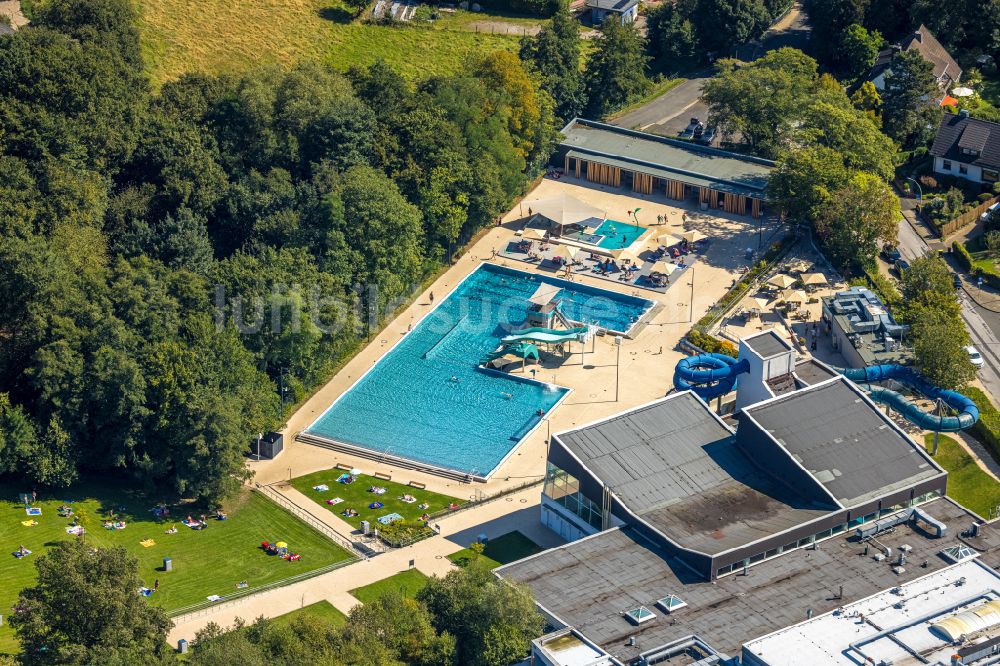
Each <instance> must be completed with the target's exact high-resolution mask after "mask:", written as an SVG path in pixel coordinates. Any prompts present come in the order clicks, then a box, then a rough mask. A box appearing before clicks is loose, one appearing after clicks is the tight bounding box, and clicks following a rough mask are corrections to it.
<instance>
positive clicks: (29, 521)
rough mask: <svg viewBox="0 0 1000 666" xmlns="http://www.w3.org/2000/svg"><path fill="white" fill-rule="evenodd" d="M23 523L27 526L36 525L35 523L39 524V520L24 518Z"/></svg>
mask: <svg viewBox="0 0 1000 666" xmlns="http://www.w3.org/2000/svg"><path fill="white" fill-rule="evenodd" d="M21 524H22V525H24V526H25V527H34V526H35V525H37V524H38V521H37V520H22V521H21Z"/></svg>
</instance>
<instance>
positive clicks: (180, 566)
mask: <svg viewBox="0 0 1000 666" xmlns="http://www.w3.org/2000/svg"><path fill="white" fill-rule="evenodd" d="M23 490H25V489H24V488H17V487H10V486H4V487H3V488H2V493H0V497H2V498H3V501H0V544H2V552H0V613H2V614H4V615H6V614H7V612H8V611H9V609H10V607H11V605H12V604H13V603H14V601H15V600H16V599H17V594H18V592H19V591H20V590H21V588H23V587H26V586H28V585H30V584H31V583H32V581H33V580H34V577H35V567H34V560H35V559H36V558H37V557H38V556H39V555H41V554H42V553H44V552H45V550H46V548H47V547H48V546H50V545H52V544H53V543H54V542H56V541H61V540H64V539H69V538H73V537H71V536H69V535H68V534H67V533H66V527H67V526H68V525H69V524H70V520H69V519H67V518H60V517H59V516H58V515H57V513H58V507H59V506H60V505H61V504H63V503H64V502H72V506H73V507H74V509H75V511H76V513H77V514H78V515H80V516H81V518H82V524H83V525H85V527H86V529H87V533H86V536H85V538H86V539H87V541H88V542H90V543H93V544H95V545H98V546H114V545H119V546H124V547H125V548H126V549H128V550H129V551H130V552H131V553H132V554H133V555H135V556H136V557H138V558H139V572H140V575H141V576H142V577H143V580H144V582H145V584H146V585H147V586H149V587H152V586H153V583H154V581H156V580H159V581H160V588H159V590H158V591H157V592H156V593H155V594H153V595H152V596H151V597H150V598H149V601H150V603H153V604H157V605H160V606H163V607H164V608H166V609H167V610H172V609H176V608H180V607H182V606H187V605H189V604H194V603H197V602H201V601H204V600H205V598H206V597H207V596H209V595H213V594H218V595H221V596H225V595H227V594H231V593H233V592H235V591H236V584H237V583H238V582H240V581H244V580H245V581H247V583H249V585H250V588H249V589H252V588H254V587H259V586H261V585H264V584H268V583H273V582H276V581H279V580H282V579H284V578H288V577H290V576H294V575H297V574H301V573H305V572H308V571H311V570H314V569H318V568H320V567H324V566H327V565H329V564H333V563H335V562H339V561H343V560H346V559H348V558H350V557H351V554H350V553H348V552H347V551H345V550H343V549H341V548H339V547H337V546H336V545H334V544H333V543H332V542H331V541H330V540H329V539H327V538H326V537H324V536H323V535H321V534H320V533H319V532H316V531H315V530H314V529H312V528H311V527H309V526H308V525H306V524H305V523H303V522H301V521H300V520H298V519H297V518H294V517H293V516H291V515H290V514H288V513H287V512H286V511H284V510H283V509H281V508H280V507H278V506H277V505H275V504H274V503H272V502H270V501H269V500H267V499H266V498H264V497H263V496H261V495H260V494H259V493H254V492H251V491H249V490H244V491H243V492H242V493H241V494H240V495H239V496H238V497H237V498H235V499H234V500H233V501H232V502H230V503H229V504H228V506H227V507H226V508H227V510H228V514H229V518H228V520H224V521H217V520H208V528H207V529H205V530H197V531H196V530H192V529H189V528H187V527H185V526H184V525H182V524H181V523H180V520H182V519H183V518H184V517H185V515H187V513H193V514H194V513H200V512H195V511H194V510H191V509H175V510H174V512H173V513H174V515H173V516H171V518H175V519H176V520H170V521H168V522H159V521H157V520H156V519H154V517H153V514H152V513H151V512H150V508H151V507H152V506H153V504H154V503H153V502H151V501H149V500H145V499H141V498H138V497H136V496H132V495H130V494H128V493H126V492H123V491H120V490H116V489H114V488H110V489H109V485H108V484H103V485H101V486H98V485H96V484H90V485H86V486H80V487H75V488H72V489H70V490H67V491H65V492H59V493H57V494H55V495H51V494H48V493H44V494H42V495H41V496H40V497H39V501H38V502H37V503H36V504H35V506H38V507H41V509H42V515H41V516H37V517H34V519H35V520H37V521H38V525H35V526H32V527H26V526H24V525H22V524H21V521H24V520H28V519H29V516H27V515H26V514H25V511H24V507H23V506H22V505H21V504H20V503H18V502H17V501H15V500H16V499H17V496H18V493H19V492H20V491H23ZM109 507H115V508H116V511H117V515H119V516H121V517H122V518H124V520H125V522H126V528H125V529H124V530H106V529H104V528H103V527H102V523H103V517H104V515H105V511H106V510H107V509H108V508H109ZM121 507H124V508H121ZM173 525H177V528H178V532H177V533H176V534H165V530H166V529H168V528H169V527H171V526H173ZM144 539H153V540H154V541H155V542H156V544H155V545H153V546H151V547H149V548H144V547H143V546H141V545H140V543H139V542H140V541H142V540H144ZM265 540H266V541H279V540H282V541H286V542H288V545H289V547H290V549H291V550H292V551H293V552H295V553H299V554H301V555H302V559H301V560H299V561H298V562H287V561H285V560H281V559H279V558H277V557H271V556H268V555H266V554H265V553H264V552H263V551H262V550H261V549H260V547H259V546H260V542H261V541H265ZM19 545H23V546H24V547H25V548H27V549H28V550H31V551H32V553H33V554H32V555H29V556H28V557H26V558H24V559H20V560H19V559H17V558H15V557H14V556H13V555H12V553H13V551H15V550H16V549H17V547H18V546H19ZM164 557H171V558H172V559H173V571H171V572H169V573H167V572H165V571H162V570H160V569H161V567H162V565H163V558H164ZM15 650H16V644H15V642H14V640H13V635H12V632H11V631H10V629H9V628H8V627H7V626H6V625H5V626H3V627H0V652H5V651H6V652H13V651H15Z"/></svg>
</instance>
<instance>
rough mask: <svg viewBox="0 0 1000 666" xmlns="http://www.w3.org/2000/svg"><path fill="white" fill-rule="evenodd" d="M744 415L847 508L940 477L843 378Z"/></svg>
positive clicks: (766, 404)
mask: <svg viewBox="0 0 1000 666" xmlns="http://www.w3.org/2000/svg"><path fill="white" fill-rule="evenodd" d="M745 413H746V414H748V415H749V416H750V417H751V418H752V419H754V420H755V421H756V422H757V423H759V424H760V426H761V427H762V428H764V429H765V430H766V431H768V432H769V433H770V434H771V436H772V437H774V438H775V439H776V440H777V441H778V443H779V444H781V445H782V446H783V447H784V449H785V450H786V451H788V452H789V453H790V454H791V455H792V457H794V458H795V459H796V460H797V461H798V462H799V463H800V464H801V465H802V467H804V468H805V469H806V470H808V471H809V472H810V473H811V474H812V475H813V476H814V477H815V478H817V480H818V481H820V482H821V483H823V485H824V486H826V488H827V490H829V491H830V493H831V494H832V495H833V496H834V497H836V498H837V499H838V500H839V501H840V502H841V503H843V504H844V505H845V506H852V505H855V504H858V503H860V502H863V501H866V500H868V499H871V498H873V497H876V496H878V495H881V494H885V493H887V492H891V491H893V490H896V489H899V488H903V487H906V486H907V485H911V484H913V483H916V482H918V481H921V480H924V479H929V478H933V477H935V476H938V475H940V474H942V473H943V472H941V471H940V470H939V469H938V468H937V467H935V466H934V464H933V463H932V462H931V461H930V458H928V457H927V456H926V455H925V454H923V452H921V451H920V450H919V449H918V448H917V446H916V445H915V444H914V443H913V442H912V440H910V439H909V438H908V437H906V436H905V435H904V434H903V433H902V432H901V431H900V430H898V429H897V428H896V427H895V426H894V424H893V423H892V421H890V420H889V419H888V418H887V417H886V416H885V415H884V414H882V412H881V411H880V410H879V409H878V408H877V407H875V406H874V405H872V404H870V403H869V402H868V401H867V400H865V399H864V398H863V397H862V394H861V390H860V389H859V388H857V387H856V386H854V385H853V384H852V383H851V382H850V381H849V380H847V379H845V378H843V377H841V378H840V379H839V380H838V381H834V382H830V383H827V384H821V385H818V386H815V387H810V388H807V389H804V390H802V391H798V392H796V393H792V394H789V395H788V396H783V397H780V398H777V399H776V400H773V401H770V402H767V403H765V404H763V405H760V406H756V407H749V408H747V409H746V410H745Z"/></svg>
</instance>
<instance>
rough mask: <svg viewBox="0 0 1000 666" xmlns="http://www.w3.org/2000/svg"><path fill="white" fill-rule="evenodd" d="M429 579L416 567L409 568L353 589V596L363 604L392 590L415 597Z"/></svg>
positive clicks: (408, 597)
mask: <svg viewBox="0 0 1000 666" xmlns="http://www.w3.org/2000/svg"><path fill="white" fill-rule="evenodd" d="M427 581H428V578H427V576H425V575H424V574H422V573H420V572H419V571H417V570H416V569H407V570H406V571H400V572H399V573H398V574H395V575H392V576H389V577H388V578H383V579H382V580H380V581H378V582H377V583H372V584H371V585H365V586H364V587H359V588H357V589H355V590H351V596H352V597H354V598H355V599H357V600H358V601H360V602H361V603H363V604H368V603H371V602H373V601H375V600H376V599H378V598H379V597H380V596H382V595H383V594H385V593H386V592H388V591H390V590H398V591H400V592H402V593H403V596H404V597H406V598H407V599H413V598H414V597H416V596H417V592H419V591H420V590H422V589H424V586H425V585H427Z"/></svg>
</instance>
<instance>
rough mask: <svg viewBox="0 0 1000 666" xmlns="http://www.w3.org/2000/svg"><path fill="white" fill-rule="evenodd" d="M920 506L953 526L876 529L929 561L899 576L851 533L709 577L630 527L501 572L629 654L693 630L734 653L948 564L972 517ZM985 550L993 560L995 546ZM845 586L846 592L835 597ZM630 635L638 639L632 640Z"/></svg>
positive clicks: (939, 504) (935, 505) (941, 504)
mask: <svg viewBox="0 0 1000 666" xmlns="http://www.w3.org/2000/svg"><path fill="white" fill-rule="evenodd" d="M921 508H922V509H923V510H925V511H927V512H928V513H929V514H930V515H932V516H934V517H935V518H937V519H939V520H941V521H942V522H944V523H946V524H948V525H949V526H954V529H950V530H949V531H948V535H947V536H946V537H945V538H943V539H935V538H930V537H929V536H928V535H927V534H926V533H924V532H921V531H917V530H912V529H910V528H908V527H906V526H902V527H900V528H897V530H896V531H895V532H893V533H891V534H888V535H885V536H884V537H880V541H883V542H885V545H887V546H889V547H891V548H892V549H893V551H898V549H899V546H900V545H902V544H904V543H905V544H908V545H909V546H911V548H912V550H911V551H910V554H909V556H908V559H909V560H910V561H911V562H924V561H926V562H927V566H926V568H924V567H922V566H906V567H905V571H904V572H903V573H901V574H896V573H894V572H893V569H892V563H890V562H881V563H880V562H875V561H874V560H873V559H872V558H870V557H859V556H858V555H859V554H860V553H861V551H862V550H863V547H862V546H860V545H858V544H857V543H855V542H853V541H852V539H853V534H852V533H846V534H844V535H843V536H841V537H837V538H834V539H830V540H827V541H824V542H822V543H820V544H819V545H818V547H817V548H816V549H815V550H811V549H801V550H796V551H792V552H790V553H786V554H784V555H781V556H780V557H777V558H774V559H772V560H768V561H765V562H762V563H760V564H758V565H756V566H754V567H751V568H750V570H749V575H747V576H743V575H738V574H737V575H731V576H726V577H723V578H720V579H718V580H717V581H714V582H705V581H702V580H699V579H697V578H696V577H695V576H694V574H692V573H691V572H690V571H689V570H688V569H687V568H686V567H685V566H684V565H682V564H680V563H678V562H677V560H674V559H672V558H670V557H669V556H668V555H666V554H665V553H663V552H662V551H658V550H657V549H656V548H655V547H653V546H652V545H651V544H650V543H649V542H647V541H645V540H644V539H642V537H641V536H639V535H637V534H635V533H634V532H632V531H631V530H628V529H625V530H617V529H614V530H609V531H607V532H604V533H601V534H598V535H596V536H593V537H589V538H587V539H583V540H580V541H575V542H572V543H569V544H566V545H565V546H561V547H559V548H554V549H552V550H548V551H545V552H543V553H541V554H539V555H535V556H532V557H530V558H526V559H524V560H520V561H518V562H514V563H512V564H508V565H506V566H504V567H501V568H500V569H498V570H497V573H498V574H499V575H501V576H502V577H504V578H506V579H508V580H514V581H519V582H522V583H525V584H527V585H528V586H529V587H530V588H531V589H532V592H533V593H534V596H535V600H536V601H537V602H538V603H539V604H540V605H541V606H542V607H544V608H545V609H546V610H548V611H549V612H551V613H552V614H554V615H555V616H556V617H557V618H559V619H560V620H561V621H563V622H565V623H567V624H569V625H571V626H573V627H575V628H576V629H577V630H578V631H580V632H581V633H582V634H584V635H585V636H586V637H587V638H588V639H590V640H591V641H593V642H595V643H596V644H598V645H599V646H601V647H602V648H604V649H605V650H606V651H608V652H609V653H611V654H612V655H613V656H615V657H616V658H618V659H621V660H623V661H626V662H628V661H629V660H631V659H634V658H635V657H637V656H638V655H639V653H640V652H643V651H645V650H650V649H653V648H656V647H659V646H661V645H663V644H665V643H668V642H669V641H672V640H676V639H678V638H682V637H684V636H688V635H690V634H698V635H699V636H701V637H702V638H703V639H705V640H706V641H707V642H708V643H709V644H711V645H712V646H713V647H715V648H716V649H718V650H720V651H722V652H726V653H728V654H738V653H739V651H740V646H741V645H742V644H743V643H744V642H746V641H749V640H752V639H754V638H757V637H759V636H763V635H765V634H768V633H770V632H772V631H776V630H778V629H781V628H783V627H786V626H789V625H792V624H795V623H797V622H800V621H802V620H805V619H806V610H807V609H811V610H812V611H813V613H814V614H815V615H820V614H822V613H826V612H829V611H832V610H834V609H835V608H837V607H839V606H841V605H843V604H847V603H851V602H853V601H856V600H858V599H862V598H865V597H868V596H870V595H871V594H872V593H874V592H877V591H879V590H884V589H887V588H890V587H895V586H896V585H900V584H905V583H907V582H909V581H911V580H913V579H915V578H919V577H921V576H924V575H926V574H929V573H931V572H933V571H937V570H939V569H942V568H944V567H945V566H947V563H946V562H945V561H944V560H943V559H941V558H940V557H938V556H937V554H938V553H939V552H940V551H941V549H943V548H945V547H947V546H951V545H955V544H957V543H959V541H958V536H957V534H958V532H960V531H961V530H960V529H957V528H958V527H960V526H963V525H966V524H967V523H970V522H971V521H972V520H973V516H972V515H971V514H969V513H968V512H966V511H964V510H963V509H962V508H961V507H959V506H956V505H955V504H953V503H952V502H950V501H948V500H946V499H938V500H934V501H933V502H930V503H927V504H924V505H922V507H921ZM997 553H1000V551H997ZM983 557H984V558H985V561H988V562H990V563H992V562H994V561H996V558H995V557H993V551H991V552H988V553H984V555H983ZM991 566H993V564H991ZM840 586H843V598H841V599H838V598H836V594H837V592H838V591H839V588H840ZM668 594H676V595H677V596H679V597H680V598H681V599H683V600H684V601H685V602H686V603H687V604H688V606H687V607H686V608H683V609H681V610H679V611H677V612H675V613H672V614H671V615H670V616H669V617H665V616H664V614H663V613H662V612H661V611H660V609H659V608H657V607H655V605H654V604H655V601H656V600H657V599H660V598H662V597H664V596H666V595H668ZM640 604H642V605H645V606H646V607H647V608H649V609H650V610H652V611H653V612H654V613H655V614H656V616H657V617H656V618H655V619H653V620H652V621H650V622H646V623H644V624H642V625H640V626H638V627H636V626H635V625H633V624H632V623H630V622H629V621H628V620H626V619H625V618H624V617H623V616H622V612H623V611H625V610H627V609H630V608H634V607H635V606H638V605H640ZM632 636H634V637H635V638H636V643H637V644H636V645H635V646H630V645H629V644H628V643H629V641H628V639H629V637H632Z"/></svg>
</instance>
